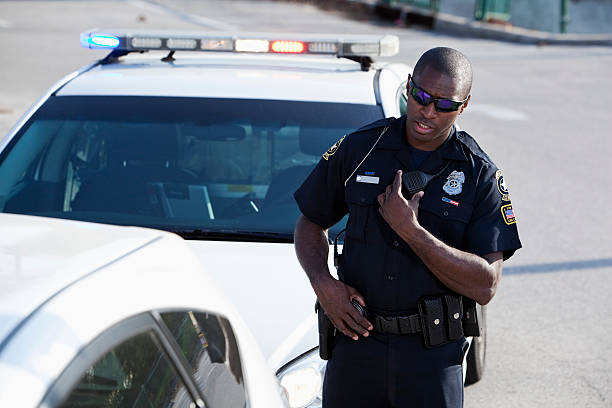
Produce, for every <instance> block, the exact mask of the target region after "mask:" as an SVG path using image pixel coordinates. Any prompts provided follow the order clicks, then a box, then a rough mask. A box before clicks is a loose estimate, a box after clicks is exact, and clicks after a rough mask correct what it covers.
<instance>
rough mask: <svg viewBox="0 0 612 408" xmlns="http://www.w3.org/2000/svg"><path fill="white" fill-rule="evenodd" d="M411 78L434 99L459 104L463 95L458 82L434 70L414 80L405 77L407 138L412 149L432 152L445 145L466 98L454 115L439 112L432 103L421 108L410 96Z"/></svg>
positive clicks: (427, 70)
mask: <svg viewBox="0 0 612 408" xmlns="http://www.w3.org/2000/svg"><path fill="white" fill-rule="evenodd" d="M411 79H414V82H415V83H416V84H417V85H418V86H419V87H420V88H421V89H423V90H424V91H425V92H427V93H428V94H430V95H431V96H433V97H434V98H439V99H452V100H454V101H462V100H464V99H465V97H466V95H462V94H461V89H460V83H459V81H457V80H455V79H453V78H451V77H449V76H447V75H443V74H441V73H439V72H437V71H435V70H433V69H425V70H424V71H423V72H422V73H421V74H419V75H418V76H417V77H415V78H411V76H410V75H409V76H408V85H407V87H408V89H407V92H408V103H407V106H406V138H407V139H408V143H410V145H412V147H415V148H417V149H421V150H435V149H436V148H437V147H438V146H440V145H441V144H442V143H444V141H445V140H446V138H447V137H448V135H449V133H450V128H451V126H452V125H453V123H454V122H455V119H456V118H457V116H459V115H460V114H461V112H463V110H464V109H465V108H466V107H467V104H468V102H469V99H468V100H467V101H466V102H465V103H464V104H463V105H461V107H460V108H459V109H458V110H457V111H455V112H438V111H437V110H436V108H435V106H434V103H433V102H432V103H430V104H428V105H427V106H423V105H421V104H419V103H418V102H417V101H416V100H415V99H414V98H413V97H412V95H411V94H410V82H411V81H410V80H411Z"/></svg>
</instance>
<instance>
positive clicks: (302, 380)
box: [277, 347, 327, 408]
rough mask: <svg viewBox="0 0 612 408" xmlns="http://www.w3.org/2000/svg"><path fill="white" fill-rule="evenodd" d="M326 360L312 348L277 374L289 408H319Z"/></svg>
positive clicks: (316, 349) (321, 399)
mask: <svg viewBox="0 0 612 408" xmlns="http://www.w3.org/2000/svg"><path fill="white" fill-rule="evenodd" d="M326 367H327V362H326V361H324V360H321V358H320V357H319V348H318V347H317V348H314V349H312V350H311V351H309V352H308V353H306V354H304V355H302V357H299V358H297V359H295V360H293V361H292V362H291V363H289V364H288V365H287V366H286V367H285V368H283V370H281V371H280V372H279V373H278V374H277V376H278V379H279V381H280V384H281V387H282V388H283V389H284V390H285V392H286V394H287V399H288V400H289V407H290V408H320V407H321V405H322V403H323V398H322V394H323V378H324V377H325V369H326Z"/></svg>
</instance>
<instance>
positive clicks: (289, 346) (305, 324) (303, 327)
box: [268, 312, 317, 370]
mask: <svg viewBox="0 0 612 408" xmlns="http://www.w3.org/2000/svg"><path fill="white" fill-rule="evenodd" d="M316 324H317V315H316V314H315V313H314V312H313V313H310V314H308V316H307V317H306V319H304V320H303V321H302V322H301V323H300V324H298V326H297V327H296V328H295V330H293V332H292V333H291V334H290V335H289V336H288V337H287V338H286V339H285V341H283V342H282V343H281V344H280V346H278V347H277V348H276V350H274V352H273V353H272V354H271V355H270V357H269V358H268V364H269V365H270V367H272V369H273V370H275V369H276V368H277V367H278V366H279V365H280V363H281V362H282V361H283V360H284V359H285V356H287V354H289V352H290V351H291V350H293V349H294V348H295V346H297V345H298V343H299V342H300V340H302V338H303V337H304V336H305V335H306V333H308V331H309V330H310V329H311V328H313V327H314V326H315V325H316Z"/></svg>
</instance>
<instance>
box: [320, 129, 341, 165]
mask: <svg viewBox="0 0 612 408" xmlns="http://www.w3.org/2000/svg"><path fill="white" fill-rule="evenodd" d="M345 137H346V135H344V136H342V138H341V139H340V140H338V141H337V142H336V143H335V144H334V145H333V146H332V147H330V148H329V150H327V151H326V152H325V153H323V158H324V159H325V160H329V158H330V157H331V156H333V155H334V154H335V153H336V152H337V151H338V147H340V143H342V141H343V140H344V138H345Z"/></svg>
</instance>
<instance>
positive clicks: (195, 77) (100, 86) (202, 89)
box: [57, 52, 376, 105]
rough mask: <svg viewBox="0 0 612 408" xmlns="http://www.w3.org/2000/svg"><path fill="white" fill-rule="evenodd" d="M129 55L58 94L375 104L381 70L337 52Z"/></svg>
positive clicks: (99, 67) (95, 69)
mask: <svg viewBox="0 0 612 408" xmlns="http://www.w3.org/2000/svg"><path fill="white" fill-rule="evenodd" d="M166 55H167V53H161V52H150V53H146V54H144V55H134V54H130V55H127V56H124V57H121V58H120V59H119V60H118V61H116V62H113V63H110V64H99V65H96V66H94V67H93V68H92V69H90V70H88V71H86V72H85V73H83V74H81V75H79V76H77V77H76V78H74V79H73V80H72V81H70V82H68V83H67V84H66V85H65V86H64V87H62V88H61V89H60V90H59V92H57V95H58V96H67V95H125V96H135V95H140V96H174V97H213V98H240V99H271V100H295V101H318V102H343V103H357V104H369V105H375V104H376V95H375V92H374V77H375V75H376V70H369V71H362V70H361V66H360V64H359V63H357V62H354V61H351V60H348V59H345V58H336V57H326V56H291V55H280V56H278V55H254V54H223V55H219V54H218V53H194V52H178V53H177V54H176V55H175V57H174V58H175V60H174V61H172V62H163V61H161V58H163V57H164V56H166Z"/></svg>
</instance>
